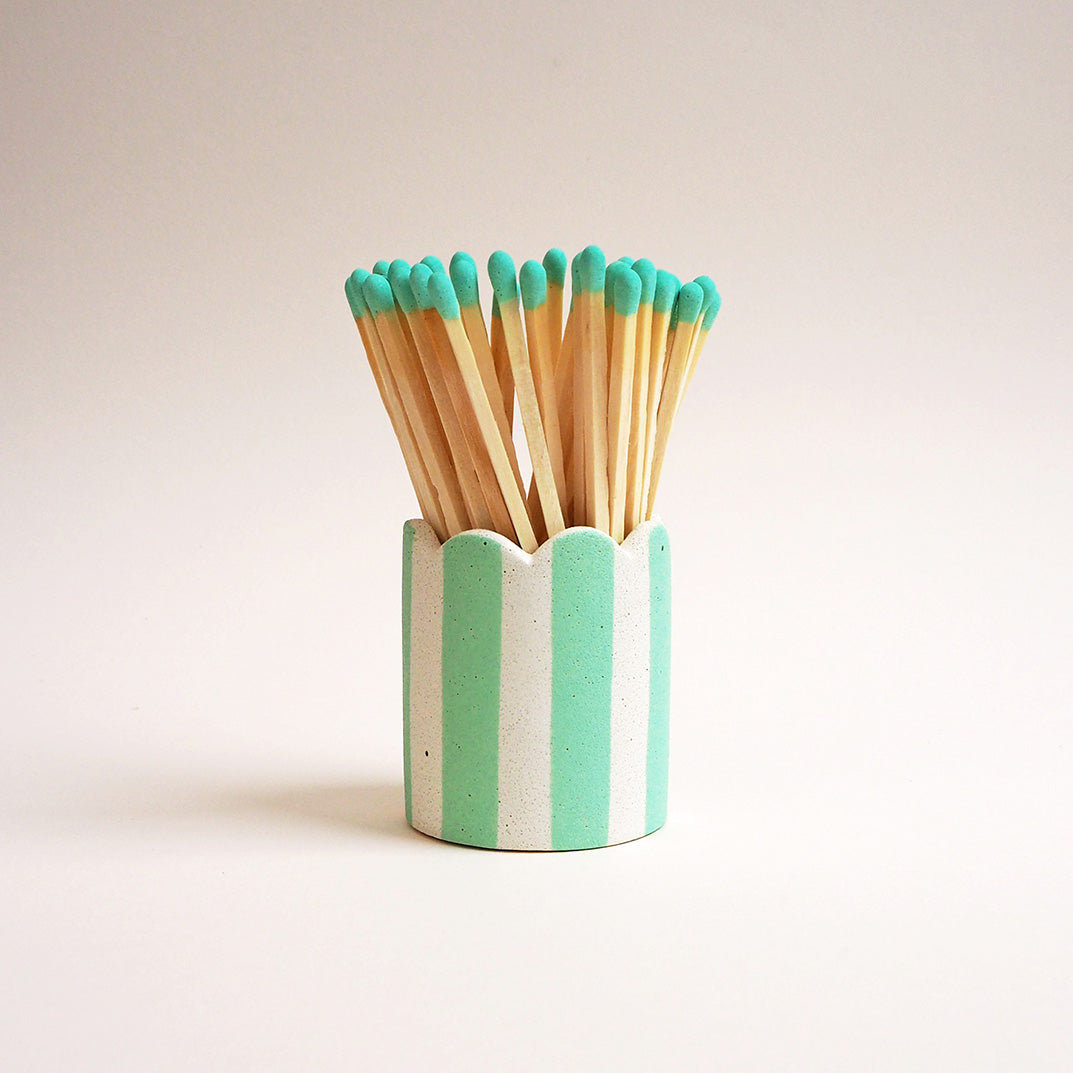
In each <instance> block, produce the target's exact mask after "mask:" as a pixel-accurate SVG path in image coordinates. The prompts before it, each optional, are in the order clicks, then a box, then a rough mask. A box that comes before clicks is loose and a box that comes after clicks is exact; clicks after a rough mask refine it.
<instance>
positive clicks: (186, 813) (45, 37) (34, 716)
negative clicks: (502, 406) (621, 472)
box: [0, 0, 1073, 1073]
mask: <svg viewBox="0 0 1073 1073" xmlns="http://www.w3.org/2000/svg"><path fill="white" fill-rule="evenodd" d="M798 8H799V9H800V10H796V9H798ZM795 12H796V13H795ZM0 22H2V24H3V25H2V29H3V33H2V34H0V50H2V52H3V55H2V57H0V59H2V63H0V82H2V86H0V88H2V92H3V100H4V102H5V103H4V107H3V109H2V118H0V124H2V134H3V137H2V146H3V150H2V151H3V166H2V168H0V191H2V197H3V212H2V217H0V234H2V239H3V242H2V247H0V249H2V257H3V261H2V267H3V279H2V284H0V323H2V326H3V328H2V330H3V336H2V345H3V354H2V363H0V378H2V383H0V408H2V412H0V422H2V424H0V436H2V441H0V447H2V455H0V482H2V484H0V495H2V499H0V510H2V514H0V541H2V545H0V551H2V558H0V631H2V638H0V641H2V648H0V652H2V656H3V673H2V678H0V691H2V692H0V702H2V711H0V853H2V855H0V1058H2V1059H3V1063H2V1064H3V1065H4V1067H5V1068H7V1069H11V1070H19V1071H37V1070H64V1071H68V1070H83V1069H85V1070H110V1071H114V1070H126V1069H138V1070H153V1071H157V1070H177V1071H178V1070H182V1071H188V1070H191V1069H206V1070H217V1069H218V1070H228V1071H243V1070H251V1071H258V1073H269V1071H274V1070H281V1071H282V1070H303V1069H309V1070H318V1071H321V1070H347V1071H352V1070H362V1071H364V1070H411V1069H412V1070H425V1069H444V1070H466V1071H481V1070H496V1071H501V1070H511V1071H530V1070H531V1071H545V1070H573V1069H578V1070H582V1069H584V1070H605V1069H607V1070H611V1069H614V1070H645V1071H650V1070H704V1071H709V1070H711V1071H722V1070H726V1071H734V1073H740V1071H758V1073H770V1071H778V1070H786V1071H793V1073H806V1071H817V1073H831V1071H840V1070H846V1071H853V1073H858V1071H862V1070H869V1071H886V1070H890V1071H898V1073H904V1071H906V1070H913V1071H917V1070H920V1071H925V1070H927V1071H930V1070H935V1071H942V1073H952V1071H961V1070H965V1071H972V1073H987V1071H991V1070H995V1071H1000V1070H1001V1071H1006V1070H1017V1071H1019V1073H1020V1071H1033V1073H1035V1071H1049V1070H1055V1071H1058V1070H1062V1071H1065V1070H1068V1069H1069V1068H1070V1067H1071V1065H1073V1002H1071V1000H1073V980H1071V975H1073V928H1071V924H1070V908H1069V907H1070V904H1071V902H1073V866H1071V862H1070V856H1071V853H1070V851H1071V842H1073V822H1071V818H1070V817H1071V815H1073V807H1071V806H1073V790H1071V779H1070V776H1071V774H1073V771H1071V768H1073V755H1071V751H1073V746H1071V733H1070V715H1071V705H1073V700H1071V696H1073V690H1071V686H1073V681H1071V678H1073V675H1071V669H1070V668H1071V663H1073V660H1071V656H1073V653H1071V638H1073V623H1071V619H1073V615H1071V598H1073V569H1071V563H1070V548H1071V547H1073V452H1071V448H1073V418H1071V414H1073V367H1071V354H1073V330H1071V328H1070V319H1071V310H1073V286H1071V284H1073V210H1071V198H1070V189H1071V187H1073V120H1071V116H1073V74H1071V72H1073V64H1071V63H1070V41H1071V35H1073V17H1071V14H1070V8H1069V6H1068V5H1066V4H1059V3H1037V4H1033V5H1029V6H1027V7H1025V6H1021V5H1015V4H1013V3H1011V2H1007V3H1004V4H999V3H989V2H976V3H972V4H970V3H955V2H950V0H940V2H939V3H929V4H923V3H920V4H916V3H910V4H899V5H887V4H880V3H873V2H866V3H835V2H831V3H826V2H825V3H818V4H809V5H789V4H786V5H777V4H751V3H730V4H724V5H716V6H710V5H707V4H700V3H679V4H674V5H666V6H661V5H654V4H641V3H634V4H632V5H631V4H628V3H625V2H624V3H621V4H617V5H603V4H582V5H575V4H558V3H548V4H544V5H535V6H525V7H518V8H515V7H511V6H509V5H504V4H486V3H468V4H426V5H419V4H409V5H408V4H405V3H403V4H395V5H380V6H373V5H367V4H361V3H351V4H347V5H344V4H316V3H303V4H297V3H295V4H286V3H279V2H274V0H273V2H268V3H262V4H260V5H228V4H222V5H221V4H192V3H178V4H176V3H170V4H163V3H159V4H152V3H142V4H131V5H126V4H119V3H99V4H90V5H81V4H64V3H59V4H43V3H7V4H5V5H4V10H3V14H2V15H0ZM589 242H597V243H599V244H600V245H602V246H603V247H604V249H605V250H606V251H607V252H608V254H609V256H610V257H612V258H613V257H617V256H619V255H620V254H623V253H628V254H630V255H632V256H635V257H637V256H649V257H651V258H652V259H653V260H654V261H655V262H656V263H657V264H658V265H660V266H663V267H667V268H670V269H671V270H673V271H675V272H676V273H678V274H679V275H681V276H683V277H684V278H691V277H692V276H694V275H697V274H699V273H701V272H707V273H709V274H711V275H712V276H713V277H714V278H715V280H716V282H717V283H718V285H719V287H720V290H721V292H722V294H723V300H724V305H723V312H722V313H721V315H720V318H719V320H718V321H717V322H716V326H715V328H714V330H713V333H712V336H711V338H710V340H709V343H708V347H707V350H706V354H705V360H704V364H703V366H702V368H701V370H700V371H699V373H698V375H697V377H696V380H695V381H694V385H693V388H692V391H691V394H690V397H689V398H688V399H687V402H686V405H685V407H684V409H683V412H682V414H681V418H680V423H679V426H678V429H677V432H676V437H675V440H674V441H673V442H672V446H671V453H670V456H669V458H668V463H667V469H666V476H665V481H664V485H663V488H662V493H661V501H660V509H661V513H662V515H663V517H664V519H665V520H666V522H667V524H668V526H669V528H670V530H671V534H672V538H673V542H674V569H675V583H674V591H675V597H674V599H675V603H674V628H675V642H674V644H675V647H674V660H675V662H674V684H673V710H672V751H673V756H672V770H671V815H670V821H669V823H668V825H667V827H666V828H665V829H664V830H663V831H662V832H660V833H659V834H657V835H655V836H653V837H651V838H648V839H645V840H642V841H640V842H636V843H632V844H630V845H626V846H622V847H618V848H614V849H608V850H601V851H595V852H587V853H574V854H560V855H525V854H497V853H493V852H482V851H473V850H466V849H461V848H458V847H453V846H449V845H444V844H440V843H437V842H435V841H433V840H431V839H428V838H425V837H423V836H420V835H417V834H415V833H413V832H411V831H409V830H408V829H407V828H406V827H405V824H404V821H403V818H402V801H401V780H402V772H401V756H400V752H401V730H400V722H401V718H400V684H399V683H400V655H399V625H398V623H399V574H400V546H401V527H402V522H403V521H404V520H405V519H406V518H407V517H409V516H411V515H412V514H414V513H415V504H414V501H413V496H412V493H411V492H410V490H409V487H408V483H407V479H406V474H405V470H404V468H403V465H402V462H401V459H400V457H399V453H398V449H397V447H396V446H395V444H394V442H393V440H392V437H391V433H390V429H389V426H388V423H387V419H386V417H385V416H384V414H383V413H382V412H381V408H380V404H379V400H378V399H377V398H376V393H375V390H374V387H373V384H372V380H371V377H370V375H369V373H368V368H367V366H366V364H365V361H364V357H363V354H362V352H361V347H360V342H359V339H358V336H357V333H356V332H355V330H354V326H353V323H352V321H351V319H350V316H349V312H348V309H347V305H346V301H345V299H344V296H343V280H344V279H345V277H346V276H347V274H348V273H349V272H350V271H351V270H352V269H353V268H354V267H356V266H357V265H365V266H366V267H368V266H370V265H371V264H372V262H373V261H374V260H376V259H377V258H380V257H386V258H389V259H390V258H392V257H405V258H407V259H409V260H416V259H418V258H420V257H421V256H422V255H424V254H426V253H429V252H434V253H437V254H438V255H440V256H441V257H444V258H445V259H446V258H447V257H449V256H450V254H451V253H452V252H453V251H454V250H455V249H458V248H465V249H468V250H469V251H470V252H471V253H473V254H474V255H475V256H476V257H477V259H478V261H479V262H483V261H484V260H485V259H486V258H487V256H488V254H489V253H490V252H491V251H492V250H493V249H496V248H497V247H503V248H506V249H507V250H508V251H509V252H510V253H511V254H512V255H513V256H514V258H515V260H516V262H518V263H520V262H521V261H522V260H524V259H525V258H526V257H531V256H536V257H539V256H540V255H541V254H542V253H543V251H544V250H545V249H546V248H547V247H548V246H549V245H559V246H562V247H564V248H565V249H566V250H567V251H568V252H569V253H571V254H572V253H573V252H575V251H576V250H578V249H580V248H581V247H582V246H584V245H586V244H587V243H589Z"/></svg>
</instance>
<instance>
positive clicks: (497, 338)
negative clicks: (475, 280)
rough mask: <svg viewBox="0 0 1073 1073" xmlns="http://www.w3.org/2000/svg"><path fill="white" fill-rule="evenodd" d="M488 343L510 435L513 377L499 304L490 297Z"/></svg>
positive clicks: (512, 409) (512, 422)
mask: <svg viewBox="0 0 1073 1073" xmlns="http://www.w3.org/2000/svg"><path fill="white" fill-rule="evenodd" d="M488 341H489V345H490V347H491V351H492V361H493V363H494V365H495V371H496V379H497V380H498V381H499V391H500V394H501V395H502V396H503V409H504V411H505V412H506V415H507V426H508V427H509V428H510V430H511V433H512V434H513V432H514V375H513V370H512V369H511V366H510V354H509V353H508V352H507V341H506V339H505V338H504V337H503V318H502V316H501V315H500V311H499V302H498V301H497V300H496V298H495V296H494V295H493V296H492V316H491V324H490V325H489V329H488Z"/></svg>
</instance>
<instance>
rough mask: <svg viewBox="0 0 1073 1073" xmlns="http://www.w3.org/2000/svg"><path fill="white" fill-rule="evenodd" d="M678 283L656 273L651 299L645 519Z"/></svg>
mask: <svg viewBox="0 0 1073 1073" xmlns="http://www.w3.org/2000/svg"><path fill="white" fill-rule="evenodd" d="M680 288H681V281H680V280H679V279H678V277H677V276H676V275H674V274H673V273H671V272H665V271H664V270H663V269H662V268H661V269H660V270H659V271H658V272H657V273H656V291H655V294H654V295H653V298H652V342H651V351H650V355H651V356H650V359H649V370H648V400H647V402H646V404H645V459H644V463H645V464H644V476H643V480H642V484H641V513H642V517H644V518H647V517H648V497H649V489H650V488H651V485H652V457H653V455H654V454H655V452H656V416H657V414H658V412H659V398H660V394H661V392H662V391H663V373H664V370H665V369H666V368H667V338H668V335H669V333H670V325H671V316H672V314H673V312H674V308H675V305H676V304H677V302H678V291H679V289H680Z"/></svg>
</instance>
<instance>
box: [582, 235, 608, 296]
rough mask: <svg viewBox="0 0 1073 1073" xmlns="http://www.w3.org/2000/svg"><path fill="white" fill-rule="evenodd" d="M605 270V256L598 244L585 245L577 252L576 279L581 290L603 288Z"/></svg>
mask: <svg viewBox="0 0 1073 1073" xmlns="http://www.w3.org/2000/svg"><path fill="white" fill-rule="evenodd" d="M606 272H607V258H606V257H605V256H604V251H603V250H601V249H600V247H599V246H586V247H585V248H584V249H583V250H582V251H581V253H579V254H578V281H579V282H580V284H581V289H582V290H583V291H601V290H603V286H604V274H605V273H606Z"/></svg>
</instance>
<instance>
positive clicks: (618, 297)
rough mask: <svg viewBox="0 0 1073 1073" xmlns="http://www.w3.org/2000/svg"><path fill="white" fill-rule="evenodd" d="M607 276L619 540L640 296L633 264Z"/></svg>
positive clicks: (611, 476)
mask: <svg viewBox="0 0 1073 1073" xmlns="http://www.w3.org/2000/svg"><path fill="white" fill-rule="evenodd" d="M620 265H621V263H620ZM607 278H608V280H612V279H613V280H614V292H613V295H612V297H613V299H614V301H613V304H612V310H613V312H612V321H611V368H610V378H609V382H608V400H607V442H608V458H607V469H608V495H609V497H610V513H611V537H612V539H613V540H614V541H615V542H616V543H617V544H621V543H622V541H623V540H625V539H626V531H625V530H626V500H627V498H628V487H627V484H626V475H627V472H628V470H629V454H630V429H631V421H632V414H631V409H632V403H633V367H634V361H635V358H636V350H637V308H638V305H639V303H640V300H641V277H640V276H639V275H637V273H636V272H634V271H633V269H632V268H627V267H626V266H625V265H621V267H620V270H619V271H618V272H616V273H612V272H611V271H610V266H608V273H607Z"/></svg>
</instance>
